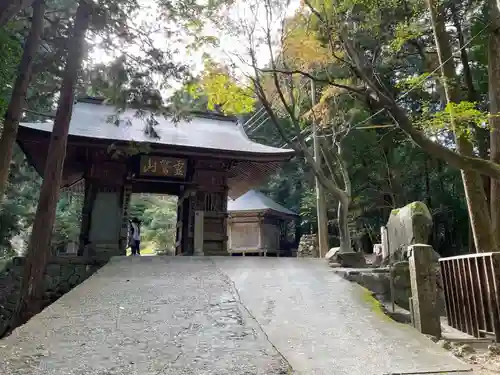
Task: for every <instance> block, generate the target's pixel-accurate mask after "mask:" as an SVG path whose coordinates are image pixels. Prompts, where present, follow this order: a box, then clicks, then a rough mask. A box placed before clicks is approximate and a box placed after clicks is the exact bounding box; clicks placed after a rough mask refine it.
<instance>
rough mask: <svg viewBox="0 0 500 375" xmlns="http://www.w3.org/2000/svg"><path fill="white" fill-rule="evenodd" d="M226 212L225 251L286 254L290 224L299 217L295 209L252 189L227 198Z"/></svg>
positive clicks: (288, 245) (288, 246)
mask: <svg viewBox="0 0 500 375" xmlns="http://www.w3.org/2000/svg"><path fill="white" fill-rule="evenodd" d="M227 211H228V214H229V220H228V237H229V241H228V251H229V253H231V254H242V255H245V254H248V253H257V254H259V255H264V256H266V255H268V254H273V255H276V256H282V255H285V254H286V253H287V250H288V249H289V248H290V245H291V243H290V242H291V241H290V239H289V237H290V235H291V234H292V233H290V230H289V229H290V224H292V225H295V224H296V223H295V221H296V220H297V219H298V216H299V215H297V214H296V213H295V212H293V211H291V210H289V209H288V208H286V207H283V206H282V205H280V204H278V203H276V202H275V201H273V200H272V199H271V198H269V197H267V196H266V195H264V194H263V193H261V192H259V191H256V190H250V191H248V192H247V193H245V194H243V195H242V196H241V197H239V198H237V199H235V200H233V199H229V200H228V204H227ZM293 235H295V233H294V234H293Z"/></svg>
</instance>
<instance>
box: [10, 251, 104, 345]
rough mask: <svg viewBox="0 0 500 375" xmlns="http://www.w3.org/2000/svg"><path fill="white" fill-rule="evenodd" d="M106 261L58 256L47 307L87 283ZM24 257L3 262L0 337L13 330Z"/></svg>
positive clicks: (49, 276) (48, 277) (52, 264)
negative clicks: (81, 284)
mask: <svg viewBox="0 0 500 375" xmlns="http://www.w3.org/2000/svg"><path fill="white" fill-rule="evenodd" d="M105 263H106V261H105V260H102V259H95V258H94V259H88V258H84V257H55V258H52V259H51V260H50V261H49V264H48V266H47V270H46V272H45V280H44V283H45V295H44V299H45V300H44V305H45V306H47V305H49V304H51V303H52V302H54V301H55V300H57V299H58V298H59V297H61V296H62V295H63V294H65V293H67V292H69V291H70V290H71V289H73V288H74V287H75V286H77V285H78V284H80V283H81V282H83V281H84V280H85V279H87V278H88V277H89V276H91V275H92V274H93V273H94V272H96V271H97V270H98V269H99V268H101V267H102V266H103V265H104V264H105ZM23 264H24V258H22V257H16V258H13V259H11V260H9V261H4V262H2V263H0V338H1V337H2V336H3V335H4V334H5V333H6V331H8V330H9V323H10V321H11V319H12V314H13V313H14V311H15V309H16V304H17V300H18V298H19V291H20V289H21V280H22V273H23Z"/></svg>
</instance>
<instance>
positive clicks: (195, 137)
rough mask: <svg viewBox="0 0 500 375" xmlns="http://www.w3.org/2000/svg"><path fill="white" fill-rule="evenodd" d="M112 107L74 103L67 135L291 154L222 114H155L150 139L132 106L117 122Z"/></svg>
mask: <svg viewBox="0 0 500 375" xmlns="http://www.w3.org/2000/svg"><path fill="white" fill-rule="evenodd" d="M115 113H116V109H115V107H112V106H109V105H105V104H99V103H76V104H75V106H74V109H73V116H72V118H71V123H70V129H69V134H70V135H73V136H80V137H88V138H96V139H106V140H113V141H135V142H148V143H157V144H165V145H173V146H181V147H193V148H201V149H211V150H221V151H229V152H231V151H232V152H243V153H251V154H265V155H270V156H272V155H276V156H278V158H279V159H281V158H283V156H287V155H291V154H293V151H292V150H288V149H281V148H276V147H270V146H266V145H262V144H260V143H256V142H253V141H252V140H250V139H249V138H248V137H247V135H246V134H245V132H244V131H243V128H242V126H241V125H240V124H238V123H237V122H236V121H235V120H234V119H227V118H224V117H222V116H211V117H210V116H193V117H192V118H191V119H190V120H187V119H183V120H181V121H179V122H177V123H174V122H173V121H172V120H171V119H170V118H165V117H164V116H156V117H155V119H156V121H158V125H156V126H155V130H156V132H157V133H158V135H159V136H160V138H159V139H153V138H151V137H149V136H147V135H146V134H145V133H144V128H145V125H146V122H145V121H146V120H145V119H144V118H140V117H138V116H137V115H136V111H135V110H133V109H129V110H126V111H125V112H124V113H122V114H120V116H119V118H120V120H121V121H120V125H118V126H117V125H115V124H113V123H111V122H110V120H109V119H110V116H113V115H114V114H115ZM20 126H22V127H25V128H31V129H38V130H42V131H46V132H50V131H52V126H53V123H52V122H44V123H21V124H20Z"/></svg>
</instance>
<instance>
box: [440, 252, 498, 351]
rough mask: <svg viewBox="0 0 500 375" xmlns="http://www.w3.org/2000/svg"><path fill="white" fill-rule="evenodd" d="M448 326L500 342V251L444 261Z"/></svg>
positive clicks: (441, 260)
mask: <svg viewBox="0 0 500 375" xmlns="http://www.w3.org/2000/svg"><path fill="white" fill-rule="evenodd" d="M439 263H440V266H441V275H442V278H443V287H444V294H445V300H446V314H447V316H448V324H449V325H450V326H452V327H453V328H456V329H458V330H460V331H462V332H466V333H468V334H469V335H472V336H475V337H492V338H494V339H495V341H496V342H500V252H497V253H478V254H469V255H461V256H456V257H449V258H441V259H440V260H439Z"/></svg>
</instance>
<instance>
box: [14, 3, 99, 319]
mask: <svg viewBox="0 0 500 375" xmlns="http://www.w3.org/2000/svg"><path fill="white" fill-rule="evenodd" d="M93 7H94V6H93V3H92V2H91V0H80V2H79V5H78V10H77V12H76V16H75V23H74V27H73V33H72V37H71V39H70V40H68V43H69V46H68V57H67V60H66V68H65V71H64V74H63V80H62V85H61V91H60V99H59V103H58V108H57V113H56V117H55V120H54V127H53V130H52V134H51V139H50V144H49V149H48V152H47V159H46V162H45V169H44V175H43V182H42V186H41V189H40V197H39V202H38V207H37V211H36V215H35V220H34V223H33V230H32V232H31V237H30V240H29V244H28V250H27V253H26V260H25V265H24V273H23V283H22V289H21V293H20V298H19V303H18V306H17V311H16V318H17V319H18V322H17V323H20V322H23V321H26V320H27V319H29V318H30V317H31V316H33V315H34V314H36V313H38V312H39V311H40V310H41V308H42V297H43V288H44V287H43V276H44V273H45V268H46V265H47V261H48V257H49V255H50V242H51V235H52V228H53V226H54V219H55V213H56V205H57V201H58V197H59V190H60V186H61V179H62V170H63V165H64V158H65V156H66V144H67V139H68V131H69V123H70V121H71V115H72V109H73V102H74V90H75V84H76V81H77V78H78V72H79V70H80V67H81V63H82V58H83V53H84V46H85V34H86V31H87V29H88V26H89V23H90V17H91V15H92V11H93ZM16 325H17V324H16Z"/></svg>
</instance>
